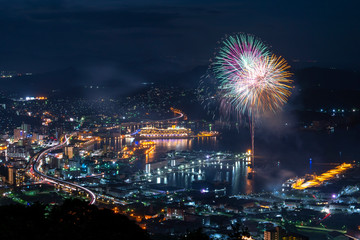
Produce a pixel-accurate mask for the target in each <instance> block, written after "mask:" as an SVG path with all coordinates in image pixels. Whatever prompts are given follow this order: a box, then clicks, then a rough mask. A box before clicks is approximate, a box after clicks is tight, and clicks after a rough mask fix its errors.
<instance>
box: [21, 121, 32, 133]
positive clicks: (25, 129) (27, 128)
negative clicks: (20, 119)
mask: <svg viewBox="0 0 360 240" xmlns="http://www.w3.org/2000/svg"><path fill="white" fill-rule="evenodd" d="M20 128H21V129H22V130H24V131H25V132H26V133H30V132H31V126H30V124H26V123H22V124H21V127H20Z"/></svg>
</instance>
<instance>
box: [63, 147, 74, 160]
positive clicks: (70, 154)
mask: <svg viewBox="0 0 360 240" xmlns="http://www.w3.org/2000/svg"><path fill="white" fill-rule="evenodd" d="M65 156H67V157H68V158H69V159H72V158H73V157H74V147H65Z"/></svg>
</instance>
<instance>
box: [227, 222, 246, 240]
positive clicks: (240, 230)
mask: <svg viewBox="0 0 360 240" xmlns="http://www.w3.org/2000/svg"><path fill="white" fill-rule="evenodd" d="M231 228H232V232H230V233H229V238H230V239H231V240H235V239H242V238H243V237H250V233H249V230H248V228H247V227H245V226H244V225H242V224H239V223H236V224H233V225H231Z"/></svg>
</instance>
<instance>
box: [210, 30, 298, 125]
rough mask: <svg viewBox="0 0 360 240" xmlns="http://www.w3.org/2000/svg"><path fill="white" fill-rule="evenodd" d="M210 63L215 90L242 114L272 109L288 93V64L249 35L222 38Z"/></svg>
mask: <svg viewBox="0 0 360 240" xmlns="http://www.w3.org/2000/svg"><path fill="white" fill-rule="evenodd" d="M212 67H213V70H214V73H215V78H216V79H217V80H218V81H219V84H220V85H219V94H220V95H221V96H222V98H223V100H224V101H227V102H229V103H230V104H231V105H232V106H233V107H234V108H235V109H236V110H237V111H239V112H240V113H241V114H242V115H248V116H252V117H255V118H256V117H258V116H260V115H261V114H262V113H265V112H267V111H271V112H276V111H278V110H279V109H281V107H282V106H283V105H284V104H285V103H286V102H287V99H288V97H289V96H290V95H291V91H290V90H291V89H292V80H289V79H288V78H289V77H290V76H291V73H290V72H289V71H288V69H289V68H290V66H289V65H288V64H287V62H286V61H285V59H283V58H282V57H277V56H275V55H272V54H271V53H270V51H269V50H268V49H267V47H266V46H265V45H264V44H263V43H262V42H261V41H260V40H258V39H256V38H255V37H253V36H251V35H245V34H242V35H240V36H235V37H230V38H229V39H227V40H225V41H224V43H223V47H221V48H220V51H219V53H218V55H217V56H216V57H215V61H214V62H213V66H212Z"/></svg>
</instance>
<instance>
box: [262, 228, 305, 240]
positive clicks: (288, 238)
mask: <svg viewBox="0 0 360 240" xmlns="http://www.w3.org/2000/svg"><path fill="white" fill-rule="evenodd" d="M264 240H309V238H308V237H306V236H304V235H301V234H298V233H292V232H286V231H285V230H284V229H282V228H281V227H276V228H274V229H271V230H267V231H265V232H264Z"/></svg>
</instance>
